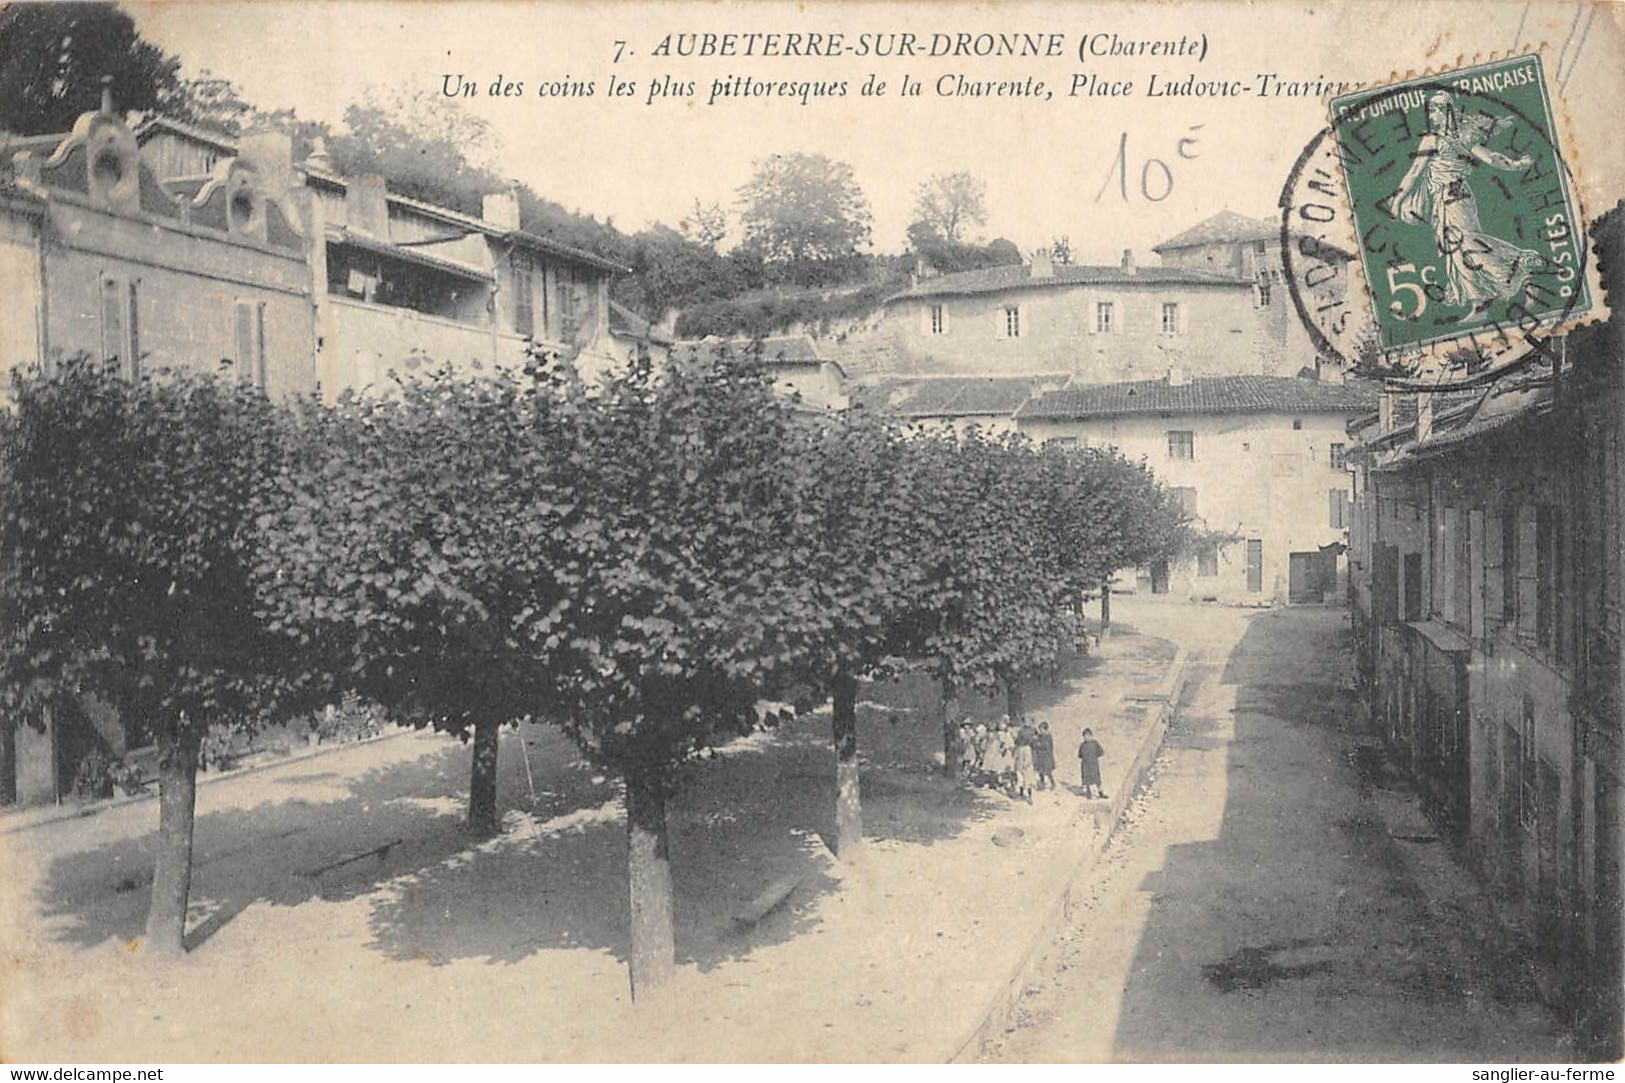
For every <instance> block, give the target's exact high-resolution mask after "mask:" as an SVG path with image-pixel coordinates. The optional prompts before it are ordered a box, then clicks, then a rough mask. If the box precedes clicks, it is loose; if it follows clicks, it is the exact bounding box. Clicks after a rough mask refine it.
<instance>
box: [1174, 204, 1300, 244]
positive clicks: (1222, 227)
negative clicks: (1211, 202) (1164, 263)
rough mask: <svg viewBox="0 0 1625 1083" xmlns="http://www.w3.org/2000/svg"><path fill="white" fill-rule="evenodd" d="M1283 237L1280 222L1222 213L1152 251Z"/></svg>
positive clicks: (1227, 212) (1233, 212) (1231, 212)
mask: <svg viewBox="0 0 1625 1083" xmlns="http://www.w3.org/2000/svg"><path fill="white" fill-rule="evenodd" d="M1280 235H1281V223H1280V222H1272V221H1270V220H1269V219H1268V218H1248V217H1247V216H1246V215H1245V214H1237V213H1236V212H1235V211H1220V212H1219V213H1218V214H1215V215H1214V216H1213V217H1211V218H1204V219H1202V221H1200V222H1198V223H1196V224H1195V225H1194V226H1192V227H1191V228H1190V229H1187V230H1186V231H1185V232H1183V233H1176V234H1175V235H1174V236H1172V237H1170V238H1168V239H1167V240H1166V241H1163V242H1162V243H1161V244H1155V245H1152V246H1151V251H1153V252H1163V251H1166V250H1168V249H1170V248H1190V247H1193V246H1195V245H1199V244H1224V243H1230V242H1245V241H1267V240H1273V239H1275V238H1277V237H1279V236H1280Z"/></svg>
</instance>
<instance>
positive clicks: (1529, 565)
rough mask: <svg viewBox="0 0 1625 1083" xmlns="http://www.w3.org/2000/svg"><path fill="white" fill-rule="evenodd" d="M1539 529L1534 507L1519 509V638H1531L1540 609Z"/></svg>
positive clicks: (1526, 506)
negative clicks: (1523, 636)
mask: <svg viewBox="0 0 1625 1083" xmlns="http://www.w3.org/2000/svg"><path fill="white" fill-rule="evenodd" d="M1539 534H1540V531H1539V526H1538V519H1537V517H1536V512H1535V506H1534V505H1533V504H1523V505H1520V506H1519V508H1518V531H1517V540H1518V563H1517V569H1518V615H1517V620H1518V634H1519V635H1526V636H1531V637H1533V636H1534V635H1535V632H1536V614H1537V611H1538V609H1539V593H1540V574H1539V567H1538V564H1539V558H1538V557H1537V555H1536V554H1537V552H1538V550H1539V548H1540V542H1539Z"/></svg>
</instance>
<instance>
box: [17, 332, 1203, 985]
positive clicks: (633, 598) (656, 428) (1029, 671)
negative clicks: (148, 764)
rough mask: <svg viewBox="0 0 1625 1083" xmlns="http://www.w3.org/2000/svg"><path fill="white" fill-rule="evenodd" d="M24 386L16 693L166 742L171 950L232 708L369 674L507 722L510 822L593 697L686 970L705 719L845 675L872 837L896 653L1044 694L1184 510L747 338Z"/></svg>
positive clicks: (840, 733) (809, 694)
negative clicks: (678, 895) (602, 356)
mask: <svg viewBox="0 0 1625 1083" xmlns="http://www.w3.org/2000/svg"><path fill="white" fill-rule="evenodd" d="M14 403H15V410H14V412H13V413H11V414H9V415H6V417H5V419H4V423H3V425H0V467H3V470H4V473H3V487H0V606H3V607H4V609H5V610H6V611H7V612H8V614H9V616H10V619H9V620H8V621H7V622H6V624H5V627H4V631H3V637H4V638H3V639H0V694H3V696H4V697H5V701H6V702H5V703H4V704H3V706H4V708H5V709H6V711H7V715H8V717H10V718H13V719H15V718H24V719H30V720H38V719H39V718H41V717H42V714H43V712H44V711H46V710H49V709H51V708H52V707H53V705H55V706H60V705H62V703H63V702H65V700H66V699H67V698H69V697H80V696H83V695H86V694H94V695H96V696H97V697H99V698H101V699H103V700H105V701H107V702H110V703H113V704H116V705H117V706H118V708H119V710H120V711H121V712H122V713H123V714H124V716H125V717H126V718H127V719H133V720H139V723H140V725H142V726H144V727H145V728H146V729H147V730H148V731H149V732H150V733H152V734H153V735H154V737H155V738H156V741H157V744H158V746H159V749H160V788H161V800H160V847H159V851H158V858H157V869H156V872H155V876H154V887H153V895H152V901H151V908H150V911H149V919H148V927H147V934H148V945H149V950H153V951H155V952H160V953H179V952H180V951H181V944H182V934H183V932H184V922H185V913H186V901H187V895H188V891H189V883H190V867H191V836H192V819H193V799H194V793H195V780H196V773H197V767H198V756H199V749H200V746H201V743H202V740H203V737H204V735H205V734H206V732H207V731H209V730H210V729H233V728H252V727H254V726H256V725H262V724H265V723H266V722H268V721H271V720H275V719H279V718H283V717H291V716H293V715H296V714H300V713H304V712H308V711H310V710H311V709H313V708H314V707H316V706H319V705H320V704H323V703H331V702H335V701H336V700H337V699H338V698H339V697H340V696H342V695H344V694H346V693H359V694H360V695H362V696H364V697H366V698H368V699H371V700H373V701H375V702H377V703H379V704H382V705H384V706H385V707H386V708H388V709H389V710H390V711H391V712H392V713H393V714H394V715H395V716H396V717H397V718H398V719H400V720H401V721H403V722H407V723H410V724H413V725H418V726H432V727H435V728H437V729H440V730H444V731H446V732H449V733H454V734H458V735H461V736H463V737H465V738H468V739H470V740H471V741H472V744H473V754H472V757H471V761H472V767H471V777H470V786H469V804H468V819H469V823H470V825H471V826H472V828H473V829H474V830H476V831H478V832H482V833H484V832H491V831H494V830H495V829H496V827H497V823H498V810H497V801H496V761H497V749H498V731H499V727H501V726H502V725H505V724H512V723H517V722H518V721H520V720H523V719H534V720H538V721H545V722H550V723H553V724H557V725H559V726H560V727H561V728H562V729H563V730H564V731H565V732H566V733H567V734H568V735H569V736H570V737H571V738H572V739H573V740H574V742H575V743H576V744H577V745H578V746H579V748H580V749H581V751H582V753H583V754H584V755H585V756H586V757H587V758H588V759H590V760H591V761H592V762H593V763H595V764H597V765H599V766H600V767H602V768H603V769H605V770H606V771H609V772H613V773H614V774H615V775H617V776H618V777H620V778H621V779H623V780H624V782H625V790H626V806H627V825H628V833H629V841H630V859H629V861H630V865H629V877H630V884H631V899H632V925H633V927H632V945H633V949H632V962H631V974H632V982H633V987H634V991H635V992H637V993H639V994H642V993H644V992H645V991H647V990H649V989H651V988H654V987H656V986H658V985H659V984H660V983H661V981H662V979H663V978H664V977H666V976H667V975H668V974H669V973H670V971H671V970H672V968H673V965H674V962H673V959H674V945H673V937H672V919H671V914H672V909H671V878H670V871H669V867H668V864H667V861H668V858H667V845H666V803H667V801H668V800H669V798H670V797H671V795H672V794H674V793H675V792H676V791H677V789H678V787H679V786H680V785H681V782H682V779H683V776H684V772H685V771H687V770H689V769H690V768H691V765H692V764H693V763H694V762H695V761H696V759H698V758H700V756H701V754H702V753H703V752H704V751H705V750H706V749H708V748H710V747H712V746H714V745H716V744H718V743H720V742H724V741H727V740H729V739H731V738H732V737H734V736H735V735H738V734H740V733H743V732H746V731H748V730H751V729H753V728H756V727H759V726H761V725H763V724H764V723H769V722H771V721H773V720H774V717H775V716H774V715H772V713H771V712H770V711H769V710H768V709H767V708H766V707H765V704H766V703H767V702H770V701H778V702H788V703H792V704H795V705H796V706H798V707H799V708H800V709H807V708H809V707H811V706H812V705H814V704H817V703H821V702H824V701H826V700H828V701H832V702H833V734H832V738H833V741H834V746H835V750H836V759H837V781H838V785H837V795H838V796H837V802H836V822H837V832H836V844H835V849H836V852H837V854H838V856H840V857H842V858H843V859H844V858H846V857H849V856H850V855H851V853H852V852H853V850H854V849H855V848H856V847H857V846H859V845H860V843H861V840H862V822H861V805H860V801H859V781H858V772H857V727H856V713H855V706H856V693H857V689H858V684H859V682H860V681H861V680H863V679H866V678H875V677H880V676H884V675H887V674H890V673H895V672H898V671H899V670H900V669H901V668H902V667H905V666H915V667H924V668H926V669H928V670H929V671H930V672H932V673H934V674H935V675H936V676H937V677H938V678H939V679H940V680H941V682H942V685H943V688H944V689H945V690H946V691H947V692H948V693H949V694H950V696H951V695H952V694H953V693H954V692H956V691H957V690H959V689H963V688H970V687H975V688H979V689H984V690H989V689H993V688H1002V689H1003V690H1004V691H1005V692H1006V693H1007V694H1008V695H1009V696H1010V697H1011V699H1012V701H1013V703H1012V706H1013V707H1019V699H1020V694H1021V688H1022V685H1023V682H1025V681H1027V680H1030V679H1032V678H1033V677H1035V676H1036V675H1039V674H1043V673H1046V672H1049V671H1051V670H1052V669H1053V667H1054V665H1055V663H1056V662H1057V661H1058V660H1059V658H1060V657H1061V656H1062V655H1063V654H1064V653H1065V652H1067V651H1069V650H1071V649H1073V647H1074V644H1075V642H1076V633H1077V628H1076V619H1077V615H1078V613H1079V611H1080V606H1081V603H1082V600H1083V598H1084V596H1085V594H1086V593H1087V592H1089V591H1090V590H1092V589H1094V588H1097V587H1098V586H1099V585H1100V584H1101V582H1102V581H1103V580H1104V579H1105V578H1106V577H1107V576H1108V575H1109V574H1110V572H1111V571H1112V570H1113V569H1115V568H1117V567H1120V566H1123V565H1126V564H1134V563H1142V562H1146V561H1149V560H1151V559H1154V558H1155V557H1157V556H1159V555H1161V554H1163V553H1165V552H1169V551H1172V549H1173V548H1175V547H1177V546H1178V545H1179V544H1180V542H1181V537H1182V534H1183V531H1184V527H1183V524H1182V520H1181V518H1180V515H1179V513H1178V510H1177V508H1176V506H1175V503H1174V502H1173V501H1171V500H1170V499H1169V497H1168V494H1167V493H1166V491H1165V490H1163V489H1162V488H1160V487H1159V486H1158V485H1157V484H1156V482H1155V480H1154V479H1153V478H1152V476H1151V474H1150V473H1149V471H1148V470H1147V469H1146V468H1145V467H1144V466H1143V465H1138V464H1132V463H1128V462H1126V461H1124V460H1123V459H1121V458H1120V457H1117V456H1116V455H1115V454H1112V453H1107V452H1103V451H1097V450H1069V449H1058V448H1038V447H1035V446H1033V445H1031V444H1030V443H1028V442H1026V441H1025V440H1023V439H1020V438H1016V437H1009V438H1002V439H989V438H985V437H981V436H977V435H975V434H972V435H970V436H968V437H965V438H962V439H955V438H953V437H951V436H946V435H938V436H930V435H921V434H909V433H905V432H903V431H900V430H899V429H897V428H896V427H894V426H893V425H891V424H889V423H887V422H886V421H885V420H883V419H879V418H875V417H873V416H870V415H867V414H865V413H864V412H862V411H850V412H847V413H845V414H840V415H813V414H811V413H809V412H807V411H803V410H800V409H799V408H798V407H796V406H795V405H794V404H792V403H787V402H786V401H784V400H782V399H780V398H778V397H777V396H775V395H774V394H773V392H772V389H771V386H770V383H769V382H768V380H767V379H766V378H765V376H764V374H763V372H762V371H761V369H760V367H759V366H758V365H757V364H756V363H755V361H754V360H752V359H749V358H731V359H730V358H727V357H713V358H710V359H696V360H694V361H692V362H689V363H683V364H678V363H674V364H672V365H670V366H669V367H667V368H665V369H664V370H662V371H656V370H655V369H654V368H653V367H651V366H650V365H649V364H647V363H638V364H634V365H632V366H630V367H629V368H628V369H627V370H625V371H623V372H620V373H617V374H615V375H613V376H611V377H609V378H607V379H605V380H604V381H603V382H602V383H601V384H596V385H594V386H592V387H586V386H583V385H582V384H581V383H580V382H579V381H578V379H577V378H576V376H575V374H574V371H573V369H571V368H570V367H569V366H568V365H567V364H565V363H563V362H559V361H557V360H556V359H549V358H537V359H536V360H534V361H533V363H532V364H530V365H529V366H528V367H527V368H526V369H525V370H524V371H511V372H510V371H502V372H496V373H490V374H486V375H480V376H477V377H475V378H472V379H464V378H453V377H451V376H450V375H449V374H447V373H444V372H442V373H439V374H437V375H435V376H433V377H431V378H426V379H421V380H415V381H410V382H406V383H404V384H403V385H402V386H401V387H400V389H399V392H398V394H395V395H393V396H391V397H388V398H346V399H344V400H343V401H341V402H340V403H338V404H337V405H336V406H332V407H329V406H323V405H321V404H319V403H315V402H310V401H293V402H286V403H272V402H270V401H268V400H267V399H265V398H264V397H263V396H262V395H261V394H260V393H258V392H256V391H254V390H253V389H251V388H248V387H244V386H242V385H239V384H235V383H232V382H229V381H227V380H225V379H215V378H211V377H205V376H187V375H179V374H165V375H163V376H161V377H159V378H153V379H144V380H142V381H139V382H135V383H128V382H125V381H122V380H120V379H118V378H117V377H115V376H112V375H108V374H105V373H103V372H102V371H100V369H99V368H98V367H97V366H93V365H90V364H88V363H79V364H71V365H68V366H66V368H65V369H64V370H63V371H61V372H59V373H58V374H56V375H55V376H53V377H51V378H44V377H40V376H28V377H22V378H20V379H19V381H18V382H17V384H16V386H15V389H14ZM944 721H945V722H946V721H947V718H946V717H945V719H944ZM949 731H950V727H948V726H946V725H945V726H944V732H945V733H946V732H949ZM952 751H953V750H952V749H951V748H949V749H948V752H949V753H950V754H949V755H948V756H947V757H946V762H947V764H949V765H952V764H953V763H954V762H955V760H956V757H955V756H954V755H952Z"/></svg>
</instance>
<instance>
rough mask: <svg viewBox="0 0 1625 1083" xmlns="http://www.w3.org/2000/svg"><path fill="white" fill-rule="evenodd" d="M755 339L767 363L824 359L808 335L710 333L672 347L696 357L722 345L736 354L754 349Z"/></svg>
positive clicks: (805, 362)
mask: <svg viewBox="0 0 1625 1083" xmlns="http://www.w3.org/2000/svg"><path fill="white" fill-rule="evenodd" d="M758 342H760V343H761V347H762V360H763V361H765V362H766V363H768V364H769V365H822V364H823V363H824V358H823V357H822V356H820V355H819V353H818V346H817V344H816V343H814V342H813V340H812V338H811V337H810V336H808V335H767V336H765V337H764V338H761V339H749V338H732V339H723V338H717V337H715V336H711V337H708V338H702V339H685V340H683V341H681V342H679V343H677V347H676V348H677V349H678V350H680V351H688V352H691V353H693V354H695V355H698V356H700V357H709V356H710V354H711V351H713V350H722V349H725V350H727V351H728V352H729V353H730V354H733V355H735V356H738V355H740V354H745V353H749V352H750V351H752V350H753V349H755V348H756V344H757V343H758Z"/></svg>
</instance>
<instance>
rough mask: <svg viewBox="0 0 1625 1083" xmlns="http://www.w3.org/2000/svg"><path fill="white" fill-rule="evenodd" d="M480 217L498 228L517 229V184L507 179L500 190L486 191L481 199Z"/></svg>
mask: <svg viewBox="0 0 1625 1083" xmlns="http://www.w3.org/2000/svg"><path fill="white" fill-rule="evenodd" d="M480 217H481V218H484V219H485V220H486V221H487V222H490V223H491V224H492V225H493V226H496V227H497V228H499V229H518V228H519V185H517V184H515V183H514V182H513V181H509V182H508V186H507V187H506V188H504V189H503V190H502V191H500V192H490V193H487V194H486V196H485V198H484V199H483V200H481V205H480Z"/></svg>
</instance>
